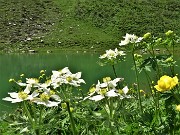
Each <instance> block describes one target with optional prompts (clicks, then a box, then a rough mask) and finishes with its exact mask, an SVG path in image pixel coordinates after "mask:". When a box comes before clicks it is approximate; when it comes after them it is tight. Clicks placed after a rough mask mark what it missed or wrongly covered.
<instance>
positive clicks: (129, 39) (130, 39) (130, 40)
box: [119, 33, 143, 46]
mask: <svg viewBox="0 0 180 135" xmlns="http://www.w3.org/2000/svg"><path fill="white" fill-rule="evenodd" d="M123 38H124V40H121V43H119V45H120V46H123V45H127V44H129V43H138V42H141V40H142V39H143V38H142V37H139V38H138V37H137V36H136V35H134V34H128V33H126V36H125V37H123Z"/></svg>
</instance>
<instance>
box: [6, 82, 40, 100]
mask: <svg viewBox="0 0 180 135" xmlns="http://www.w3.org/2000/svg"><path fill="white" fill-rule="evenodd" d="M30 91H31V85H27V86H26V88H25V90H24V91H20V92H9V93H8V94H9V95H10V97H6V98H3V100H5V101H11V103H17V102H22V101H24V100H32V99H33V98H35V97H37V96H38V95H39V93H37V92H36V91H34V92H33V93H32V94H30Z"/></svg>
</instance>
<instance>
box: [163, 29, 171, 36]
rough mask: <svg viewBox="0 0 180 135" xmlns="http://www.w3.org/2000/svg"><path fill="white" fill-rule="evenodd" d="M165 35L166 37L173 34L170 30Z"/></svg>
mask: <svg viewBox="0 0 180 135" xmlns="http://www.w3.org/2000/svg"><path fill="white" fill-rule="evenodd" d="M165 34H166V36H171V35H172V34H173V31H172V30H168V31H167V32H166V33H165Z"/></svg>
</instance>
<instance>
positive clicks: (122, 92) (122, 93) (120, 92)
mask: <svg viewBox="0 0 180 135" xmlns="http://www.w3.org/2000/svg"><path fill="white" fill-rule="evenodd" d="M128 91H129V88H128V87H127V86H125V87H124V88H123V89H122V90H118V95H119V96H120V99H124V98H131V96H130V95H127V93H128Z"/></svg>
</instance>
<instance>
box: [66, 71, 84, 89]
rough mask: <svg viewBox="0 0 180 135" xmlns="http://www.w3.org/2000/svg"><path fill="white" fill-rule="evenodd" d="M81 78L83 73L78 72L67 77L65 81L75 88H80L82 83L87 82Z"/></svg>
mask: <svg viewBox="0 0 180 135" xmlns="http://www.w3.org/2000/svg"><path fill="white" fill-rule="evenodd" d="M80 78H81V72H77V73H76V74H71V75H67V76H66V78H65V79H64V83H65V84H69V85H72V86H74V87H78V86H80V84H81V83H85V81H84V80H83V79H80Z"/></svg>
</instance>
